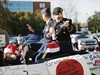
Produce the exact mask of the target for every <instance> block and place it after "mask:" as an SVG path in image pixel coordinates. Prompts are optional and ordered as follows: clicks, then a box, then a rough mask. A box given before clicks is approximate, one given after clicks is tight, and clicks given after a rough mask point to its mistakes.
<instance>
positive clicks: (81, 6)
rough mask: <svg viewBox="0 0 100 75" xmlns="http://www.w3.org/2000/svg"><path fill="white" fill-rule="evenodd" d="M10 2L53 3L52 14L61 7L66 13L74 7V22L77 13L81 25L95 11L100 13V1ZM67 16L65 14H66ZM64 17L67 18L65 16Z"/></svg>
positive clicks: (51, 0)
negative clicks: (56, 8)
mask: <svg viewBox="0 0 100 75" xmlns="http://www.w3.org/2000/svg"><path fill="white" fill-rule="evenodd" d="M9 1H43V2H45V1H47V2H51V12H52V11H53V9H54V8H55V7H57V6H60V7H62V8H63V9H64V11H68V8H69V9H72V8H73V7H74V10H73V12H72V16H71V17H70V18H72V20H73V21H76V14H75V13H77V21H78V22H81V23H86V22H87V18H88V17H89V16H91V15H93V14H94V11H99V12H100V0H9ZM64 14H65V13H64ZM64 17H67V16H65V15H64Z"/></svg>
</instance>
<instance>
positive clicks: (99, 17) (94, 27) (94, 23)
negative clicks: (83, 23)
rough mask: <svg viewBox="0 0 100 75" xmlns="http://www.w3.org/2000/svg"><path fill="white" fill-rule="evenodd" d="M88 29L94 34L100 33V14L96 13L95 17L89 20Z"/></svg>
mask: <svg viewBox="0 0 100 75" xmlns="http://www.w3.org/2000/svg"><path fill="white" fill-rule="evenodd" d="M88 27H89V30H91V31H93V32H96V31H99V32H100V12H95V14H94V15H92V16H90V17H89V18H88Z"/></svg>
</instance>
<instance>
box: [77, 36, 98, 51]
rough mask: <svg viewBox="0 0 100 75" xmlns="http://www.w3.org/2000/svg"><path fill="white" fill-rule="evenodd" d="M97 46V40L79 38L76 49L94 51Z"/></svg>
mask: <svg viewBox="0 0 100 75" xmlns="http://www.w3.org/2000/svg"><path fill="white" fill-rule="evenodd" d="M96 46H97V40H95V39H92V38H88V37H86V36H85V37H81V38H80V37H79V39H78V48H79V50H88V49H94V48H95V47H96Z"/></svg>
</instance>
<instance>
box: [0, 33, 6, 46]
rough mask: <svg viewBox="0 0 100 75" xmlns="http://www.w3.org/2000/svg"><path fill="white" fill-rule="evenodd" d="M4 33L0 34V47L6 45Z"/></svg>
mask: <svg viewBox="0 0 100 75" xmlns="http://www.w3.org/2000/svg"><path fill="white" fill-rule="evenodd" d="M5 39H6V38H5V35H4V34H0V47H5V46H6V40H5Z"/></svg>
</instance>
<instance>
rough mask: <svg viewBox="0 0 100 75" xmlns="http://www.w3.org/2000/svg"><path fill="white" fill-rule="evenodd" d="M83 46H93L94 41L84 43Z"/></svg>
mask: <svg viewBox="0 0 100 75" xmlns="http://www.w3.org/2000/svg"><path fill="white" fill-rule="evenodd" d="M85 45H95V41H87V42H85Z"/></svg>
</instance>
